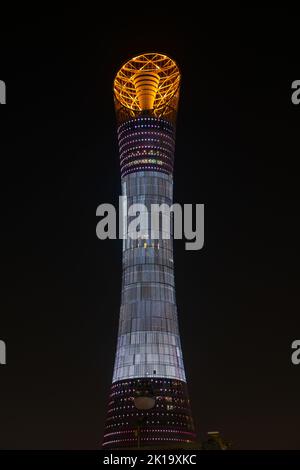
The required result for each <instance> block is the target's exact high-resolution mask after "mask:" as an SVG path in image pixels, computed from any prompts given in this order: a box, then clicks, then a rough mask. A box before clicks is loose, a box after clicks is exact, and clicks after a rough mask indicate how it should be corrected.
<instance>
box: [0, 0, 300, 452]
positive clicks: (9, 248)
mask: <svg viewBox="0 0 300 470" xmlns="http://www.w3.org/2000/svg"><path fill="white" fill-rule="evenodd" d="M36 14H37V13H36ZM1 21H2V22H4V23H5V24H6V30H2V31H1V46H0V47H1V51H0V52H1V56H0V79H2V80H5V81H6V84H7V101H8V104H7V105H6V106H2V107H1V112H0V119H1V123H0V124H1V128H0V134H1V139H0V155H1V192H2V195H1V222H2V223H1V236H2V243H1V268H2V283H1V285H2V293H1V310H0V312H1V317H0V339H4V340H5V341H6V343H7V360H8V364H7V366H5V367H3V366H1V369H0V400H1V407H0V448H7V449H18V448H22V449H28V448H31V449H42V448H44V449H45V448H46V449H53V448H61V449H69V448H71V449H93V448H96V447H97V446H99V443H100V441H101V438H102V431H103V419H104V415H105V408H106V400H107V395H108V391H109V386H110V381H111V377H112V368H113V360H114V353H115V345H116V335H117V325H118V314H119V311H118V310H119V303H120V288H121V242H119V241H105V242H103V241H102V242H100V241H99V240H97V238H96V235H95V227H96V217H95V212H96V207H97V206H98V205H99V204H101V203H103V202H108V203H115V204H116V203H117V200H118V195H119V194H120V173H119V163H118V153H117V143H116V126H115V115H114V109H113V99H112V81H113V78H114V74H115V72H116V71H117V69H118V67H119V66H120V65H121V64H122V63H123V62H124V61H126V60H127V59H128V58H131V57H132V56H134V55H136V54H138V53H141V52H145V51H156V50H157V51H159V52H165V53H167V54H169V55H170V56H171V57H173V58H174V59H175V60H176V61H177V63H178V64H179V66H180V68H181V71H182V77H183V78H182V88H181V101H180V108H179V116H178V126H177V148H176V156H175V173H174V178H175V185H174V189H175V200H176V201H177V202H180V203H194V204H195V203H204V204H205V205H206V215H205V217H206V218H205V222H206V233H205V248H204V249H203V250H201V251H199V252H188V251H185V249H184V242H176V243H175V269H176V271H175V272H176V289H177V303H178V311H179V320H180V329H181V336H182V346H183V353H184V359H185V364H186V370H187V376H188V382H189V390H190V395H191V401H192V408H193V413H194V417H195V421H196V425H197V428H198V431H199V435H200V437H203V436H204V434H205V433H206V432H207V431H209V430H220V431H221V432H222V434H223V435H224V437H225V438H226V439H228V440H231V441H233V444H234V448H236V449H254V448H255V449H291V448H298V449H300V434H299V420H300V410H299V408H300V407H299V394H300V365H299V366H298V367H297V366H293V365H292V363H291V360H290V355H291V342H292V341H293V340H294V339H299V337H300V322H299V295H298V294H299V287H298V285H299V284H298V283H299V274H300V273H299V235H300V234H299V223H298V220H299V173H298V165H297V164H298V158H299V151H298V144H299V124H300V106H298V107H297V106H294V105H292V103H291V99H290V96H291V83H292V81H293V80H296V79H300V70H299V69H300V67H299V24H300V23H299V22H300V16H297V15H296V14H295V12H293V11H291V12H290V13H288V11H287V10H282V9H276V8H273V9H254V8H253V9H251V10H249V9H246V8H245V9H243V10H239V11H236V12H234V11H227V12H221V11H219V12H217V11H211V12H204V11H203V12H202V13H201V12H200V13H198V14H197V15H196V14H195V12H193V11H190V13H189V15H185V14H184V13H182V15H181V14H178V16H176V17H175V16H171V17H170V16H162V17H160V18H157V15H155V16H154V15H153V16H151V15H149V14H148V15H145V14H143V13H141V17H140V18H138V17H136V18H135V17H131V18H130V17H126V16H122V15H121V13H120V15H119V16H111V15H109V14H108V13H107V14H106V15H105V14H104V13H101V12H100V11H98V12H97V11H85V12H82V10H81V9H75V8H74V9H70V10H65V11H63V10H62V11H59V12H55V11H49V12H44V13H42V12H40V13H38V14H37V16H35V17H34V16H33V15H31V13H30V11H27V14H26V16H23V13H22V12H19V13H18V15H17V16H14V15H12V14H9V15H8V16H7V17H6V18H5V19H4V18H2V20H1Z"/></svg>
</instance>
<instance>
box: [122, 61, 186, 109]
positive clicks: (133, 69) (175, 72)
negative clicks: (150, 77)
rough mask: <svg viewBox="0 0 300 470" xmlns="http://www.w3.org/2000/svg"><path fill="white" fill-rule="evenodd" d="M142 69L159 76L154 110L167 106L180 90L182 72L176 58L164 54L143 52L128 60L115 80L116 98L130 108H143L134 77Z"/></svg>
mask: <svg viewBox="0 0 300 470" xmlns="http://www.w3.org/2000/svg"><path fill="white" fill-rule="evenodd" d="M141 71H143V72H146V71H149V72H155V74H157V75H158V76H159V84H158V89H157V93H156V97H155V100H154V110H158V109H161V108H163V107H165V106H166V105H167V104H168V103H169V101H170V100H171V99H172V97H173V96H174V95H175V94H176V92H177V91H178V90H179V84H180V72H179V69H178V67H177V65H176V63H175V62H174V60H172V59H170V58H169V57H167V56H166V55H163V54H155V53H146V54H141V55H139V56H137V57H133V59H131V60H129V61H128V62H126V64H124V65H123V67H121V69H120V70H119V71H118V73H117V75H116V78H115V81H114V93H115V97H116V99H117V100H118V101H119V103H120V104H121V105H122V106H124V107H126V108H128V109H131V110H133V111H140V110H141V107H140V104H139V101H138V97H137V93H136V87H135V85H134V77H135V76H136V74H137V73H138V72H141Z"/></svg>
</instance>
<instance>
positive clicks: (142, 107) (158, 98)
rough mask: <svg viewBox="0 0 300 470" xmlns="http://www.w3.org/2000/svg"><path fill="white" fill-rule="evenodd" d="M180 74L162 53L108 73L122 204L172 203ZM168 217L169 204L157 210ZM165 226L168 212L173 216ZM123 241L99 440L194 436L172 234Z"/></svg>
mask: <svg viewBox="0 0 300 470" xmlns="http://www.w3.org/2000/svg"><path fill="white" fill-rule="evenodd" d="M179 86H180V73H179V70H178V67H177V65H176V63H175V62H174V61H173V60H172V59H170V58H169V57H167V56H165V55H162V54H143V55H141V56H138V57H135V58H133V59H131V60H130V61H129V62H127V63H126V64H125V65H124V66H123V67H122V68H121V69H120V71H119V72H118V74H117V76H116V78H115V82H114V93H115V106H116V113H117V122H118V142H119V153H120V166H121V182H122V195H123V196H124V201H125V204H126V205H127V211H128V209H129V207H130V206H131V205H132V204H142V205H143V207H144V208H146V209H147V214H149V213H150V211H151V206H152V204H158V205H159V206H162V205H165V206H162V207H165V208H166V207H171V206H172V203H173V163H174V149H175V122H176V112H177V104H178V97H179ZM164 211H165V213H164V214H163V216H164V217H165V218H168V217H169V218H170V213H169V212H168V210H167V209H164ZM170 226H171V221H170ZM156 229H157V231H156V232H155V230H152V227H151V219H149V223H148V231H147V233H146V232H145V231H144V232H143V231H141V232H140V234H139V236H138V237H132V236H131V235H132V234H131V233H130V231H128V230H130V229H128V228H126V230H127V232H126V235H127V236H126V237H125V239H124V241H123V279H122V298H121V308H120V320H119V333H118V340H117V350H116V358H115V365H114V373H113V381H112V387H111V393H110V397H109V404H108V411H107V418H106V424H105V435H104V440H103V448H107V449H110V448H111V449H112V448H130V447H140V446H141V447H142V446H147V447H149V446H150V447H151V446H152V447H159V446H166V445H168V443H169V444H172V447H174V445H176V443H178V445H180V444H182V443H187V442H193V441H194V440H195V432H194V425H193V420H192V416H191V409H190V402H189V398H188V392H187V386H186V377H185V371H184V364H183V358H182V350H181V344H180V336H179V330H178V319H177V306H176V296H175V283H174V260H173V240H172V237H170V236H168V234H166V233H164V226H163V225H162V226H159V227H158V228H157V227H156Z"/></svg>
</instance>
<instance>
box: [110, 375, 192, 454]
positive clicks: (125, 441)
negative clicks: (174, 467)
mask: <svg viewBox="0 0 300 470" xmlns="http://www.w3.org/2000/svg"><path fill="white" fill-rule="evenodd" d="M149 397H150V399H149V400H148V406H149V404H150V406H152V407H151V408H148V409H145V408H147V398H149ZM144 398H145V400H144ZM153 405H154V406H153ZM141 407H144V409H140V408H141ZM195 438H196V435H195V430H194V424H193V420H192V416H191V409H190V402H189V398H188V392H187V386H186V383H185V382H182V381H180V380H175V379H165V378H156V377H155V378H149V379H148V378H141V379H128V380H120V381H118V382H115V383H113V384H112V387H111V393H110V397H109V404H108V413H107V419H106V424H105V434H104V440H103V444H102V446H103V449H122V448H127V449H128V448H142V447H147V448H149V447H153V448H155V447H157V448H159V447H161V446H164V447H166V446H168V444H169V445H170V447H172V448H174V445H176V443H178V444H179V445H181V444H184V443H193V442H195Z"/></svg>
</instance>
